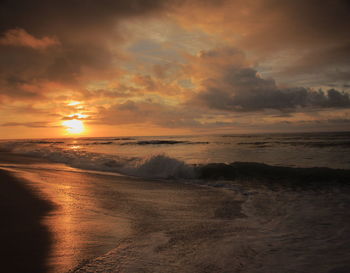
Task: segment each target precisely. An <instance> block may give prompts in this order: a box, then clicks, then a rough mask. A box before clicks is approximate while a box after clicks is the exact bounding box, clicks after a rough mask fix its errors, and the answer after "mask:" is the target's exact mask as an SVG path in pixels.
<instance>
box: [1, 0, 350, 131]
mask: <svg viewBox="0 0 350 273" xmlns="http://www.w3.org/2000/svg"><path fill="white" fill-rule="evenodd" d="M349 14H350V2H349V1H348V0H324V1H322V0H318V1H316V0H294V1H283V0H215V1H214V0H201V1H200V0H71V1H61V0H51V1H44V0H31V1H27V0H26V1H23V0H22V1H20V0H4V1H2V4H1V7H0V60H1V61H0V138H55V137H67V136H68V137H70V136H96V137H98V136H124V135H130V136H131V135H178V134H216V133H220V134H221V133H222V134H225V133H230V134H234V133H239V134H241V133H257V132H259V133H260V132H309V131H341V130H350V95H349V94H350V35H349V29H350V20H349Z"/></svg>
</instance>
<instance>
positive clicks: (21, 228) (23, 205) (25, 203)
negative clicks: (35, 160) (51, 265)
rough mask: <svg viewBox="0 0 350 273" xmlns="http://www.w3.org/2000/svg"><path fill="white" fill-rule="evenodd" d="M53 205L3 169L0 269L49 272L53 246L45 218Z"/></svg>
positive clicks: (0, 181)
mask: <svg viewBox="0 0 350 273" xmlns="http://www.w3.org/2000/svg"><path fill="white" fill-rule="evenodd" d="M51 209H53V205H52V204H51V203H50V202H49V201H45V200H42V199H40V198H39V197H38V196H37V194H36V193H35V192H34V191H33V190H31V189H29V188H28V187H27V186H26V185H25V184H24V182H22V181H20V180H19V179H17V178H15V177H13V176H11V175H10V173H8V172H6V171H4V170H0V219H1V225H0V271H1V272H7V273H12V272H13V273H44V272H47V271H48V269H47V258H48V255H49V251H50V247H51V236H50V233H49V231H48V228H47V227H45V226H44V225H43V224H42V223H41V222H42V218H43V217H44V216H45V215H46V214H47V213H48V212H49V211H50V210H51Z"/></svg>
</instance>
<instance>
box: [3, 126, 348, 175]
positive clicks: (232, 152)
mask: <svg viewBox="0 0 350 273" xmlns="http://www.w3.org/2000/svg"><path fill="white" fill-rule="evenodd" d="M0 149H1V150H6V151H11V152H14V153H19V154H26V155H31V156H38V157H43V158H46V159H49V160H51V161H54V162H60V163H65V164H68V165H70V166H73V167H77V168H81V169H90V170H97V171H109V172H116V173H122V174H127V175H132V176H139V177H147V178H165V179H167V178H185V179H193V178H203V176H206V175H209V177H210V178H220V177H222V178H232V177H233V176H234V174H228V173H229V172H234V170H229V169H228V168H226V167H227V166H230V167H232V166H233V167H234V169H235V170H236V172H237V168H241V169H242V167H244V168H245V169H247V168H248V169H251V171H254V170H256V168H258V169H260V168H261V167H264V168H265V167H267V168H269V169H268V170H270V171H271V172H273V171H275V170H277V171H278V170H280V171H286V170H287V169H281V168H282V167H287V168H314V167H323V168H331V169H350V132H335V133H334V132H332V133H295V134H256V135H212V136H204V135H200V136H153V137H150V136H147V137H99V138H64V139H63V138H58V139H26V140H2V141H1V142H0ZM237 162H238V163H237ZM253 163H262V164H266V165H267V166H265V165H264V166H262V165H259V164H253ZM237 164H238V165H237ZM271 167H275V168H274V169H271ZM278 167H280V168H278ZM203 169H204V170H205V171H203ZM208 169H209V171H208ZM215 171H216V172H217V173H215ZM225 173H226V175H225ZM246 173H249V171H246Z"/></svg>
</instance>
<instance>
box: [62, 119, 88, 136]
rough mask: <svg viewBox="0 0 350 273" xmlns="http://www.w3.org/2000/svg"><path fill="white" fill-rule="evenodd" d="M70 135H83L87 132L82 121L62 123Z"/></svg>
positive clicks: (74, 120) (75, 120)
mask: <svg viewBox="0 0 350 273" xmlns="http://www.w3.org/2000/svg"><path fill="white" fill-rule="evenodd" d="M62 125H63V126H65V127H66V130H67V132H68V133H69V134H81V133H83V132H84V131H85V127H84V123H83V122H82V121H81V120H77V119H72V120H66V121H64V122H62Z"/></svg>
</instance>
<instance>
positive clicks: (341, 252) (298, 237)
mask: <svg viewBox="0 0 350 273" xmlns="http://www.w3.org/2000/svg"><path fill="white" fill-rule="evenodd" d="M0 150H2V151H7V152H11V153H15V154H21V155H27V156H31V157H39V158H44V159H47V160H48V161H52V162H55V163H54V164H51V165H50V164H47V165H45V164H38V165H35V164H32V165H24V164H22V165H21V164H17V165H16V164H15V163H9V164H0V169H1V168H3V169H4V170H8V171H11V172H12V173H13V174H15V175H16V177H19V178H23V179H26V181H30V182H28V183H29V185H30V186H31V187H33V188H35V189H36V190H37V192H39V193H41V195H42V198H44V199H48V200H52V201H53V202H54V203H55V204H56V210H55V211H54V212H51V213H50V214H49V215H48V216H46V218H44V220H45V221H44V223H45V225H46V226H47V227H48V230H49V231H50V232H51V233H52V234H53V235H52V236H53V238H54V239H53V242H54V243H53V245H52V251H51V252H50V255H49V262H48V264H49V267H50V268H51V269H50V271H47V272H50V273H62V272H70V273H72V272H79V273H81V272H162V273H164V272H188V273H189V272H222V273H223V272H246V273H271V272H290V273H292V272H293V273H306V272H320V273H347V272H350V263H349V261H350V236H349V234H350V220H349V219H350V188H349V183H350V132H320V133H288V134H287V133H286V134H277V133H274V134H271V133H269V134H217V135H192V136H190V135H187V136H184V135H181V136H144V137H143V136H137V137H134V136H130V137H118V136H116V137H81V138H55V139H20V140H1V141H0ZM62 166H63V167H62ZM66 167H67V168H66ZM101 174H102V175H101ZM150 181H155V182H150ZM181 185H182V186H181ZM184 185H185V186H184ZM187 187H188V188H187ZM124 226H131V227H132V228H130V230H137V232H139V233H140V236H138V237H135V236H134V237H132V236H131V238H129V237H128V238H127V240H122V239H120V238H124V237H125V236H126V235H125V236H124V235H123V234H124V233H125V230H128V228H125V227H124ZM123 236H124V237H123ZM108 251H109V252H108ZM111 268H113V270H114V271H113V270H112V269H111Z"/></svg>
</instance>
